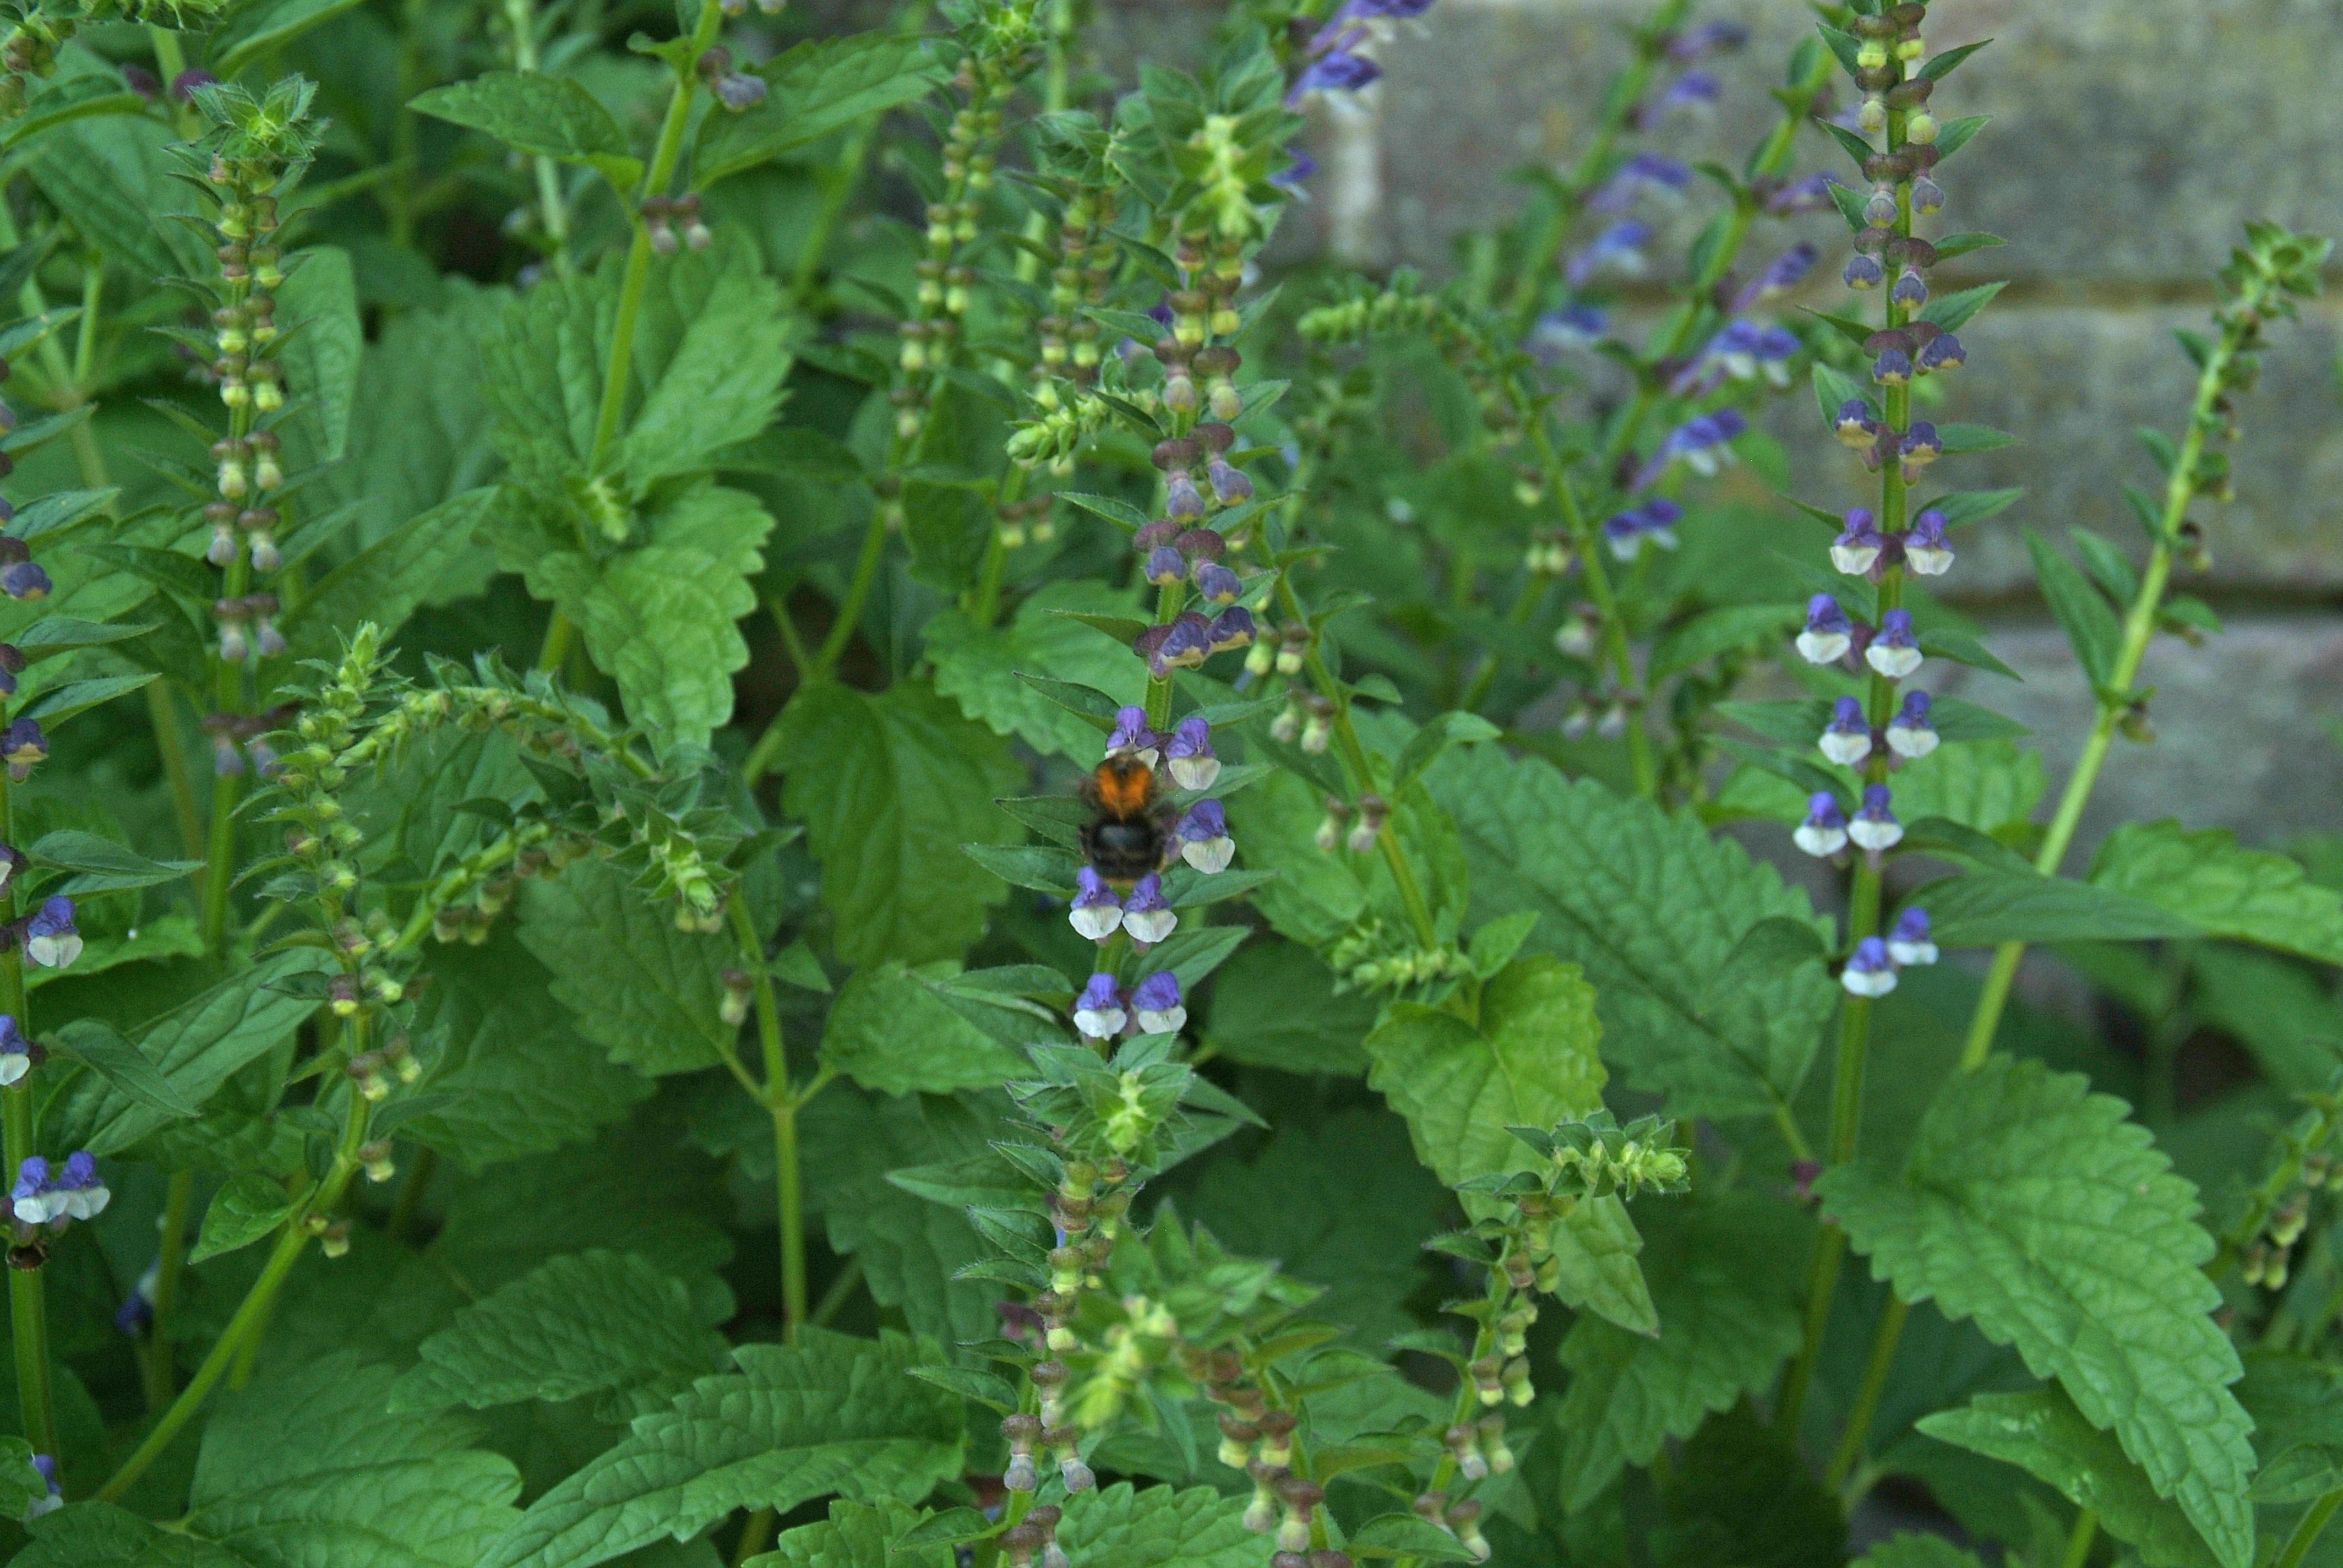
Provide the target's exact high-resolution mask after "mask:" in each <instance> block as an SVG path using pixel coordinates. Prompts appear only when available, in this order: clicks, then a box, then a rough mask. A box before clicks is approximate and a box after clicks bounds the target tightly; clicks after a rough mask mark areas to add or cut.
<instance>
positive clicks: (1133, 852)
mask: <svg viewBox="0 0 2343 1568" xmlns="http://www.w3.org/2000/svg"><path fill="white" fill-rule="evenodd" d="M1082 853H1083V854H1084V855H1085V856H1087V857H1088V858H1089V859H1090V863H1091V865H1092V866H1094V867H1096V868H1097V869H1098V873H1099V875H1100V876H1101V877H1105V878H1107V879H1110V880H1112V881H1128V880H1131V879H1134V878H1138V877H1143V876H1145V875H1147V873H1148V872H1150V871H1152V870H1155V869H1158V868H1159V867H1160V866H1161V864H1162V863H1163V829H1162V828H1161V826H1159V825H1158V824H1156V823H1154V822H1152V821H1149V820H1145V819H1141V820H1140V821H1135V822H1119V821H1115V820H1112V819H1108V820H1105V821H1098V822H1091V823H1088V824H1086V825H1085V826H1084V827H1083V829H1082Z"/></svg>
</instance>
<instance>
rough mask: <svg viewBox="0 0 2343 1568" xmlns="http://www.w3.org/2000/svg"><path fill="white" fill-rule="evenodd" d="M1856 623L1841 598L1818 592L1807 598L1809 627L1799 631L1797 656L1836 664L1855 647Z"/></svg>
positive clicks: (1814, 661)
mask: <svg viewBox="0 0 2343 1568" xmlns="http://www.w3.org/2000/svg"><path fill="white" fill-rule="evenodd" d="M1854 635H1855V623H1854V622H1853V621H1851V620H1849V619H1847V618H1846V611H1845V610H1843V609H1841V608H1839V605H1838V600H1836V599H1835V598H1831V596H1830V595H1828V594H1826V593H1818V594H1816V595H1815V597H1814V598H1810V599H1808V600H1807V601H1806V629H1805V630H1804V631H1802V632H1800V633H1799V634H1798V657H1799V658H1803V659H1805V661H1806V662H1807V663H1808V664H1835V663H1837V662H1838V661H1839V660H1840V659H1842V658H1845V657H1846V650H1847V649H1848V648H1851V647H1853V646H1854Z"/></svg>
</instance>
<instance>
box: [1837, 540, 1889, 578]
mask: <svg viewBox="0 0 2343 1568" xmlns="http://www.w3.org/2000/svg"><path fill="white" fill-rule="evenodd" d="M1878 558H1879V549H1878V547H1877V546H1875V545H1833V546H1832V547H1831V565H1833V566H1835V567H1836V568H1838V569H1839V570H1841V571H1843V572H1845V574H1846V575H1847V576H1849V577H1851V578H1859V577H1861V576H1862V575H1863V574H1864V573H1865V572H1867V571H1869V570H1870V569H1871V567H1872V563H1873V562H1875V561H1876V560H1877V559H1878Z"/></svg>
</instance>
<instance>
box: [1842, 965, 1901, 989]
mask: <svg viewBox="0 0 2343 1568" xmlns="http://www.w3.org/2000/svg"><path fill="white" fill-rule="evenodd" d="M1838 983H1839V984H1841V985H1843V986H1845V987H1846V989H1847V990H1848V992H1849V993H1850V994H1851V995H1855V996H1885V995H1886V994H1887V993H1888V992H1889V991H1892V990H1895V989H1896V971H1895V970H1857V969H1850V970H1845V971H1844V972H1843V973H1841V974H1840V976H1839V977H1838Z"/></svg>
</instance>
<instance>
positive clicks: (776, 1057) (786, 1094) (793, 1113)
mask: <svg viewBox="0 0 2343 1568" xmlns="http://www.w3.org/2000/svg"><path fill="white" fill-rule="evenodd" d="M731 917H732V936H733V940H735V941H736V942H737V943H739V949H740V962H741V964H742V965H743V967H745V968H746V969H747V970H748V971H749V984H750V986H751V987H752V988H753V989H754V991H755V995H756V1006H757V1044H758V1047H759V1050H760V1051H761V1052H762V1053H763V1056H764V1062H765V1094H764V1099H765V1105H766V1108H767V1109H768V1110H769V1111H771V1112H772V1117H773V1164H774V1171H775V1180H774V1184H775V1186H776V1187H778V1188H779V1219H780V1226H781V1325H782V1332H783V1334H784V1336H785V1337H786V1338H787V1339H788V1340H789V1343H791V1344H795V1343H797V1342H798V1336H799V1333H801V1332H803V1330H804V1328H805V1322H806V1253H805V1194H804V1178H803V1173H802V1171H800V1170H799V1161H798V1107H799V1104H801V1103H802V1101H801V1100H800V1098H799V1095H798V1093H797V1091H796V1090H795V1089H793V1088H792V1087H791V1086H790V1083H789V1057H788V1054H787V1053H786V1052H785V1051H784V1050H782V1047H781V1013H780V1006H779V1001H778V1000H776V999H775V997H774V995H773V977H772V975H771V974H770V973H769V972H768V971H767V970H766V968H765V941H764V939H763V938H762V937H760V936H759V935H758V934H757V922H756V920H755V917H753V916H752V915H750V914H749V900H748V899H747V898H746V897H743V896H739V895H737V894H736V895H735V897H734V898H733V900H732V910H731ZM819 1089H820V1080H816V1081H815V1083H814V1084H813V1086H812V1087H810V1088H809V1089H808V1090H807V1091H806V1097H807V1098H810V1097H811V1096H812V1094H813V1093H814V1092H816V1091H818V1090H819Z"/></svg>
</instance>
